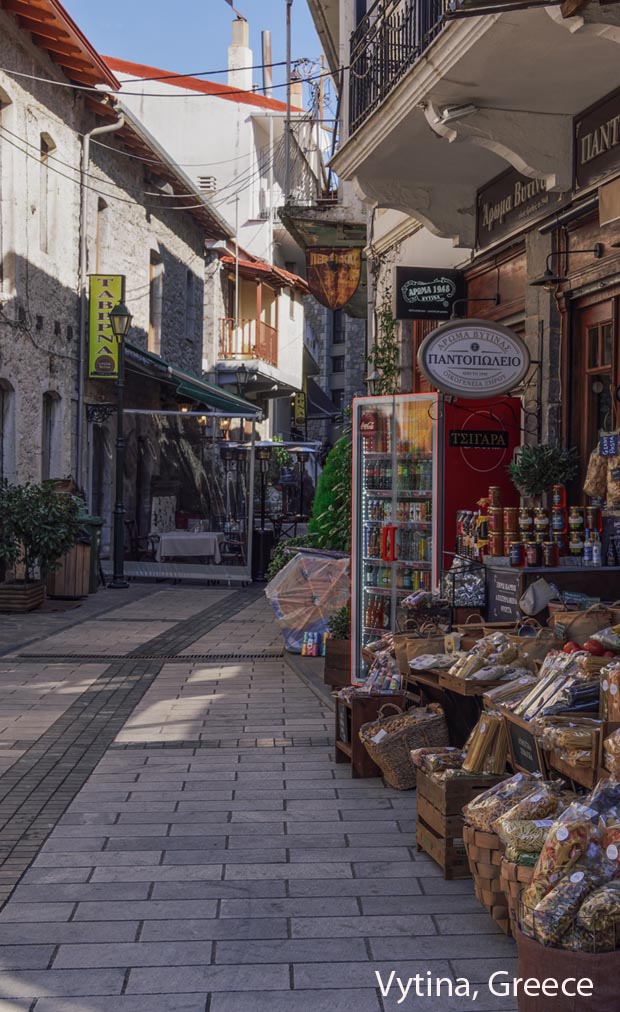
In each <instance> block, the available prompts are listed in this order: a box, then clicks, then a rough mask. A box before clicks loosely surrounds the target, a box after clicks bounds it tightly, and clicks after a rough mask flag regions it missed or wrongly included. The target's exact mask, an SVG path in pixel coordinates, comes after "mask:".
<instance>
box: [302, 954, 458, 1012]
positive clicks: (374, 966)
mask: <svg viewBox="0 0 620 1012" xmlns="http://www.w3.org/2000/svg"><path fill="white" fill-rule="evenodd" d="M394 969H395V970H396V975H397V976H399V977H400V978H401V980H403V981H406V980H407V979H408V978H409V977H415V975H416V974H422V976H423V977H424V979H426V974H427V971H430V972H431V973H432V974H433V976H434V977H452V970H451V967H450V963H449V962H448V961H447V960H446V959H444V960H441V959H433V960H424V961H422V960H418V961H415V962H400V963H399V964H398V967H394V964H393V963H377V962H372V963H371V962H370V961H369V962H367V963H366V965H365V966H360V964H359V963H321V964H320V965H317V964H316V963H295V964H294V965H293V982H294V987H295V989H303V988H317V989H320V990H323V989H324V988H354V987H356V986H357V987H377V986H378V982H377V977H376V973H380V974H381V980H382V981H383V982H385V983H386V984H387V982H388V981H389V979H390V974H391V973H392V971H393V970H394ZM396 987H397V985H396ZM410 1004H411V1003H410ZM402 1007H404V1008H405V1009H406V1008H407V1004H406V1003H403V1005H401V1008H402ZM414 1007H415V1006H414ZM428 1012H434V1006H433V1007H432V1008H431V1009H429V1010H428Z"/></svg>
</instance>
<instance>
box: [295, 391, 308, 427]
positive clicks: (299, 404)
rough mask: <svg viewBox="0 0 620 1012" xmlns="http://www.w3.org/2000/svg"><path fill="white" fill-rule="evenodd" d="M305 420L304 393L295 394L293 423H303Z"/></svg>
mask: <svg viewBox="0 0 620 1012" xmlns="http://www.w3.org/2000/svg"><path fill="white" fill-rule="evenodd" d="M305 421H306V395H305V393H303V392H302V393H297V394H295V424H296V425H303V424H304V422H305Z"/></svg>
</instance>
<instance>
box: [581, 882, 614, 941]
mask: <svg viewBox="0 0 620 1012" xmlns="http://www.w3.org/2000/svg"><path fill="white" fill-rule="evenodd" d="M577 924H578V925H579V926H580V927H582V928H586V929H587V930H588V931H592V932H596V934H598V933H599V932H608V931H609V930H610V929H615V928H616V925H620V881H618V880H617V879H615V880H613V881H612V882H606V883H605V885H602V886H599V888H598V889H595V890H594V892H592V893H591V894H590V895H589V896H588V897H587V898H586V899H585V900H584V902H583V904H582V906H581V909H580V911H579V914H578V916H577ZM619 940H620V939H619Z"/></svg>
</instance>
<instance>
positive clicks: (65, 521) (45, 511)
mask: <svg viewBox="0 0 620 1012" xmlns="http://www.w3.org/2000/svg"><path fill="white" fill-rule="evenodd" d="M80 511H81V503H80V501H79V499H76V498H75V497H74V496H71V495H67V494H59V493H57V492H56V490H55V488H54V482H52V481H45V482H42V483H41V484H40V485H38V484H34V483H31V482H27V483H26V484H25V485H10V484H9V483H8V482H7V481H6V480H5V481H3V482H1V483H0V562H2V563H3V564H4V565H5V567H7V568H10V569H12V570H13V573H14V577H13V579H12V580H10V581H5V582H4V583H3V584H0V611H2V612H26V611H33V610H34V609H35V608H38V607H39V606H40V605H41V604H42V603H43V599H44V597H45V580H46V578H47V575H48V574H49V573H51V572H53V570H54V569H55V568H56V566H57V565H58V564H59V562H60V560H61V558H62V556H63V555H64V554H65V553H66V552H68V551H69V549H70V548H72V547H73V545H74V544H75V542H76V539H77V537H78V534H79V532H80V521H79V516H80Z"/></svg>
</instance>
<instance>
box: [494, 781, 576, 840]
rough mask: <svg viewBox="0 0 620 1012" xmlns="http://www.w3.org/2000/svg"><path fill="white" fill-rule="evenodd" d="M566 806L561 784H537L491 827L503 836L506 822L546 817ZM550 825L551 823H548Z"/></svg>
mask: <svg viewBox="0 0 620 1012" xmlns="http://www.w3.org/2000/svg"><path fill="white" fill-rule="evenodd" d="M564 808H566V804H562V793H561V784H537V785H536V787H534V789H533V790H531V791H529V792H528V793H527V794H526V795H525V797H523V798H521V799H520V800H519V801H517V802H516V804H515V805H513V806H512V808H509V809H508V811H507V812H505V813H504V814H503V815H501V816H500V817H499V819H497V820H496V822H495V825H494V826H493V829H494V830H495V832H496V833H498V834H499V836H500V837H501V838H502V839H504V838H503V836H502V831H503V829H504V827H506V826H507V825H508V823H510V822H513V821H522V820H529V819H546V818H548V817H549V816H550V815H556V814H557V813H559V812H560V811H563V810H564ZM550 826H551V824H550ZM549 828H550V827H549Z"/></svg>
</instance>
